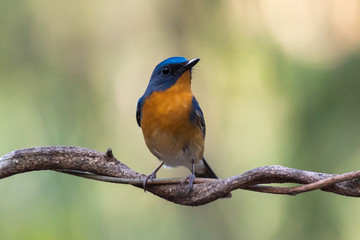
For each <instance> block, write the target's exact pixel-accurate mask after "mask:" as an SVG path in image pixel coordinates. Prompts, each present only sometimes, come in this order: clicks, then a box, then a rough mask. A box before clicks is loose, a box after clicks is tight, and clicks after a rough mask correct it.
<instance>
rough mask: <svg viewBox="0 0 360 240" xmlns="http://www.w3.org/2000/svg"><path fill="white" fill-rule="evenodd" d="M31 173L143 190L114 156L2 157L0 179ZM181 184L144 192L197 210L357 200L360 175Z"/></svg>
mask: <svg viewBox="0 0 360 240" xmlns="http://www.w3.org/2000/svg"><path fill="white" fill-rule="evenodd" d="M35 170H54V171H60V172H64V173H69V174H72V175H76V176H79V177H86V178H90V179H94V180H98V181H105V182H114V183H122V184H130V185H133V186H136V187H139V188H142V179H143V178H144V177H145V175H143V174H139V173H137V172H135V171H133V170H132V169H130V168H129V167H127V166H126V165H124V164H123V163H121V162H119V161H118V160H116V159H115V158H114V156H113V155H112V152H111V149H109V150H108V151H107V152H106V154H103V153H100V152H97V151H94V150H91V149H87V148H80V147H64V146H50V147H36V148H27V149H21V150H16V151H13V152H10V153H8V154H6V155H4V156H2V157H0V179H1V178H5V177H9V176H12V175H14V174H18V173H24V172H29V171H35ZM181 180H182V179H177V178H174V179H154V181H150V182H149V183H148V184H147V190H148V191H149V192H152V193H153V194H155V195H157V196H159V197H161V198H164V199H166V200H168V201H171V202H174V203H177V204H182V205H191V206H198V205H203V204H207V203H210V202H212V201H215V200H217V199H219V198H224V197H226V196H228V195H229V193H230V192H231V191H234V190H236V189H245V190H251V191H258V192H265V193H273V194H288V195H295V194H298V193H302V192H308V191H313V190H316V189H321V190H323V191H327V192H332V193H335V194H340V195H345V196H352V197H360V171H355V172H350V173H345V174H341V175H336V174H326V173H318V172H310V171H302V170H297V169H293V168H287V167H282V166H266V167H259V168H255V169H252V170H250V171H247V172H245V173H243V174H241V175H237V176H233V177H230V178H226V179H218V180H214V179H203V178H197V179H195V184H194V188H193V191H192V192H190V194H188V193H187V186H186V185H180V184H179V183H180V182H181ZM269 183H298V184H303V185H300V186H296V187H274V186H264V185H263V184H269Z"/></svg>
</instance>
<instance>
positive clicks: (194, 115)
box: [190, 97, 206, 137]
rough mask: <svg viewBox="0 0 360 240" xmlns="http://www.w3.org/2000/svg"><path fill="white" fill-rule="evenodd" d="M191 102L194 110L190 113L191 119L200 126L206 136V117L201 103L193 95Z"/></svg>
mask: <svg viewBox="0 0 360 240" xmlns="http://www.w3.org/2000/svg"><path fill="white" fill-rule="evenodd" d="M191 103H192V111H191V113H190V119H191V121H192V122H193V123H194V124H196V125H197V126H198V127H199V128H200V130H201V131H202V133H203V136H204V137H205V133H206V126H205V119H204V115H203V112H202V111H201V108H200V106H199V103H198V101H197V100H196V98H195V97H193V99H192V102H191Z"/></svg>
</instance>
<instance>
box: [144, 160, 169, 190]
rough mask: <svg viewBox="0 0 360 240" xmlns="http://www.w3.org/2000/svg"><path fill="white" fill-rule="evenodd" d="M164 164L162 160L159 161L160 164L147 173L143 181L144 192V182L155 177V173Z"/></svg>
mask: <svg viewBox="0 0 360 240" xmlns="http://www.w3.org/2000/svg"><path fill="white" fill-rule="evenodd" d="M163 165H164V162H161V163H160V165H159V166H158V167H157V168H156V169H155V170H154V171H153V172H152V173H151V174H149V175H146V177H145V179H144V182H143V188H144V192H146V183H147V181H148V180H149V179H150V180H153V179H154V178H156V173H157V172H158V171H159V169H160V168H161V167H162V166H163Z"/></svg>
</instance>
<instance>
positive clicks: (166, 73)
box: [161, 67, 170, 75]
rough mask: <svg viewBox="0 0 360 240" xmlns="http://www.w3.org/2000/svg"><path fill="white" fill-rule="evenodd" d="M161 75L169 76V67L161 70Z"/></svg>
mask: <svg viewBox="0 0 360 240" xmlns="http://www.w3.org/2000/svg"><path fill="white" fill-rule="evenodd" d="M161 73H162V74H164V75H168V74H169V73H170V69H169V68H168V67H163V69H161Z"/></svg>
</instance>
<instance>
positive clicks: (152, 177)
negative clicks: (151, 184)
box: [143, 171, 156, 192]
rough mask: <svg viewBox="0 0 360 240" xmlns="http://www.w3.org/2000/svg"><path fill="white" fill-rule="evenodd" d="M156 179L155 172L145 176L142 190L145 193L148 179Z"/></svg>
mask: <svg viewBox="0 0 360 240" xmlns="http://www.w3.org/2000/svg"><path fill="white" fill-rule="evenodd" d="M154 178H156V172H155V171H154V172H153V173H151V174H149V175H146V177H145V179H144V181H143V188H144V192H146V183H147V181H148V180H149V179H150V180H151V181H152V180H153V179H154Z"/></svg>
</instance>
